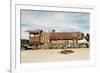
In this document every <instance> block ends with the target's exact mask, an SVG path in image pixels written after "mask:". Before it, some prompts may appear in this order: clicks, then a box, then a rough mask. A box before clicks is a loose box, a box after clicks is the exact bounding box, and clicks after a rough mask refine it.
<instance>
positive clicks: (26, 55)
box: [21, 48, 89, 63]
mask: <svg viewBox="0 0 100 73" xmlns="http://www.w3.org/2000/svg"><path fill="white" fill-rule="evenodd" d="M61 50H65V49H48V50H46V49H39V50H22V51H21V63H30V62H48V61H71V60H86V59H89V48H80V49H70V50H73V51H74V53H69V54H61V53H60V51H61Z"/></svg>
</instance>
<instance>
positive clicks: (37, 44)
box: [24, 29, 85, 49]
mask: <svg viewBox="0 0 100 73" xmlns="http://www.w3.org/2000/svg"><path fill="white" fill-rule="evenodd" d="M26 32H28V33H29V42H28V43H27V44H28V46H31V47H32V48H46V49H50V48H51V49H52V48H69V47H74V48H75V47H81V46H80V44H79V43H78V40H82V39H84V38H85V36H84V33H81V32H55V31H52V32H44V31H43V30H40V29H37V30H27V31H26ZM69 41H72V42H71V43H70V42H69ZM28 46H27V47H28ZM24 47H25V48H26V46H24Z"/></svg>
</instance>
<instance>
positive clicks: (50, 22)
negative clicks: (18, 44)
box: [21, 10, 90, 39]
mask: <svg viewBox="0 0 100 73" xmlns="http://www.w3.org/2000/svg"><path fill="white" fill-rule="evenodd" d="M89 16H90V15H89V13H82V12H54V11H35V10H21V38H22V39H28V33H27V32H25V30H28V29H32V30H33V29H42V30H44V31H45V32H48V31H49V30H51V29H55V30H56V32H77V31H80V32H83V33H89V25H90V24H89V20H90V17H89Z"/></svg>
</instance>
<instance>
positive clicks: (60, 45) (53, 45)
mask: <svg viewBox="0 0 100 73" xmlns="http://www.w3.org/2000/svg"><path fill="white" fill-rule="evenodd" d="M28 47H31V49H33V50H35V49H67V48H89V43H78V41H76V40H74V41H73V40H70V42H69V41H68V40H67V41H64V42H62V41H51V42H45V43H34V44H30V45H28V46H27V48H28Z"/></svg>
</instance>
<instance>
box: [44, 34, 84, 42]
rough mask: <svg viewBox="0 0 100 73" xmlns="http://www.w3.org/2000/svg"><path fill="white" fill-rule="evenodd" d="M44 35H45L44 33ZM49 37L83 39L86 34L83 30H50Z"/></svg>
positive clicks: (54, 38) (53, 38)
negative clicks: (82, 32)
mask: <svg viewBox="0 0 100 73" xmlns="http://www.w3.org/2000/svg"><path fill="white" fill-rule="evenodd" d="M43 36H44V35H43ZM47 37H48V39H49V40H50V41H52V40H81V39H83V37H84V35H83V34H81V32H50V33H48V36H47Z"/></svg>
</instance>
